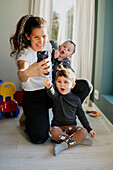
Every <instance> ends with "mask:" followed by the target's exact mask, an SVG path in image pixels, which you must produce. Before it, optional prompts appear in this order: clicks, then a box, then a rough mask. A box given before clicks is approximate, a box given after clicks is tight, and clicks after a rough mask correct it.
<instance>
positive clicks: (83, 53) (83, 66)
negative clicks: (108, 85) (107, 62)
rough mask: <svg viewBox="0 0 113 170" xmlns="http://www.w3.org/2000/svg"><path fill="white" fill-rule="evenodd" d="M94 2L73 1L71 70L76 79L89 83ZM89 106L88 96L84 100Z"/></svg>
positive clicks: (85, 0) (91, 0)
mask: <svg viewBox="0 0 113 170" xmlns="http://www.w3.org/2000/svg"><path fill="white" fill-rule="evenodd" d="M94 16H95V0H75V1H74V22H73V41H74V42H75V44H76V46H77V48H76V52H75V54H74V55H73V57H72V68H73V69H74V70H75V73H76V75H77V77H78V78H86V79H88V80H89V81H90V82H91V78H92V62H93V42H94ZM85 102H87V105H91V101H90V96H88V97H87V98H86V100H85Z"/></svg>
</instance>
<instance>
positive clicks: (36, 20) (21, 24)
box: [10, 15, 47, 56]
mask: <svg viewBox="0 0 113 170" xmlns="http://www.w3.org/2000/svg"><path fill="white" fill-rule="evenodd" d="M43 27H46V28H47V22H46V21H45V20H44V19H43V18H41V17H34V16H33V15H25V16H23V17H22V18H21V19H20V20H19V21H18V23H17V28H16V32H15V34H14V35H13V36H12V37H11V38H10V44H11V48H12V52H11V54H10V55H11V56H14V55H16V54H18V53H19V52H20V51H21V50H22V49H23V48H27V47H28V46H30V41H29V40H28V39H27V38H26V36H25V34H27V36H28V37H29V36H30V34H31V33H32V30H33V29H34V28H43Z"/></svg>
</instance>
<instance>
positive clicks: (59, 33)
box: [51, 0, 74, 43]
mask: <svg viewBox="0 0 113 170" xmlns="http://www.w3.org/2000/svg"><path fill="white" fill-rule="evenodd" d="M73 11H74V2H73V0H53V19H52V34H51V39H52V40H55V41H57V42H58V43H61V41H65V40H67V39H72V32H73Z"/></svg>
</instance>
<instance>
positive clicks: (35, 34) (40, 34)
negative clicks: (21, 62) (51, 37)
mask: <svg viewBox="0 0 113 170" xmlns="http://www.w3.org/2000/svg"><path fill="white" fill-rule="evenodd" d="M27 39H28V40H30V42H31V48H32V49H33V50H34V51H36V52H37V51H42V50H43V48H44V45H45V43H46V41H47V29H46V28H45V27H43V28H34V29H33V30H32V33H31V34H30V36H29V37H28V36H27Z"/></svg>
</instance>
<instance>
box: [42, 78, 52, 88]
mask: <svg viewBox="0 0 113 170" xmlns="http://www.w3.org/2000/svg"><path fill="white" fill-rule="evenodd" d="M43 84H44V86H45V87H46V88H47V89H49V88H50V87H51V86H52V83H51V80H50V79H49V78H47V80H46V81H44V83H43Z"/></svg>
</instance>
